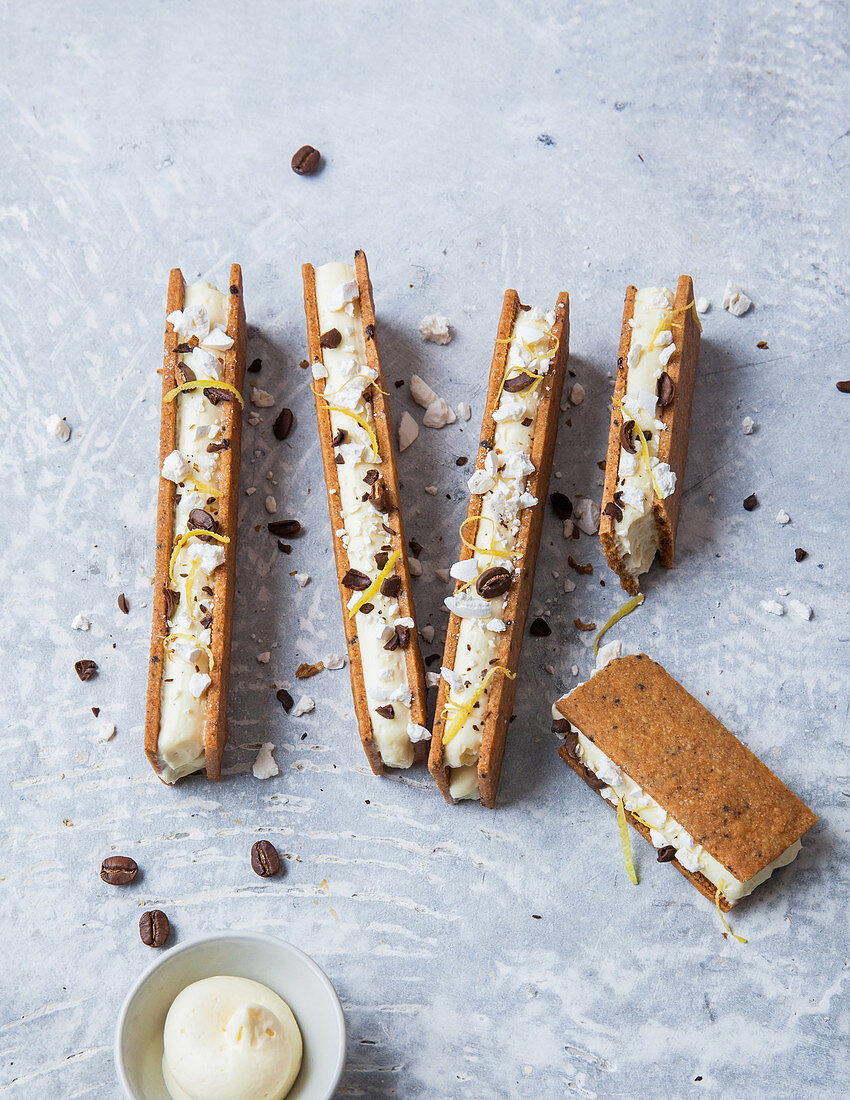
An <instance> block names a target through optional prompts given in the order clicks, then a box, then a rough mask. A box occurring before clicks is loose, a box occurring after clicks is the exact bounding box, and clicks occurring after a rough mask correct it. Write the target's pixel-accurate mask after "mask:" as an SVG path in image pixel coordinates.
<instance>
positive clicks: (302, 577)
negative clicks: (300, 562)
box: [295, 573, 310, 588]
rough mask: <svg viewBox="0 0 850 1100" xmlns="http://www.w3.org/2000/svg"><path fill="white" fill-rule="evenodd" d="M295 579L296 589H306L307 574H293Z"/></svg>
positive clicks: (307, 582) (308, 580)
mask: <svg viewBox="0 0 850 1100" xmlns="http://www.w3.org/2000/svg"><path fill="white" fill-rule="evenodd" d="M295 579H296V581H298V587H299V588H304V587H306V585H308V584H309V583H310V574H309V573H296V574H295Z"/></svg>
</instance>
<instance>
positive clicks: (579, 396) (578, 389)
mask: <svg viewBox="0 0 850 1100" xmlns="http://www.w3.org/2000/svg"><path fill="white" fill-rule="evenodd" d="M584 398H585V392H584V386H583V385H582V384H581V382H575V383H574V384H573V388H572V389H571V390H570V404H571V405H580V404H581V403H582V401H584Z"/></svg>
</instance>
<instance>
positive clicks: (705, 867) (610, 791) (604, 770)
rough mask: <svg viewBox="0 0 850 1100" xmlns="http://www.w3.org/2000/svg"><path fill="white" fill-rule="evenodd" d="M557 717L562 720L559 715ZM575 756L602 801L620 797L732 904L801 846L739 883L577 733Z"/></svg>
mask: <svg viewBox="0 0 850 1100" xmlns="http://www.w3.org/2000/svg"><path fill="white" fill-rule="evenodd" d="M558 717H559V718H560V717H561V715H560V712H559V713H558ZM575 755H576V757H577V759H578V760H579V761H580V762H581V763H582V764H584V766H585V767H586V768H587V769H588V770H589V771H591V772H593V774H594V775H595V776H596V777H597V779H599V780H601V781H602V782H603V783H607V784H608V786H607V787H603V788H602V790H601V791H600V792H599V793H600V794H601V795H602V796H603V798H606V799H607V800H608V801H609V802H610V803H611V805H612V806H615V807H616V805H617V803H618V801H619V800H620V799H621V798H622V800H623V804H624V806H625V808H626V809H627V810H628V811H629V812H630V813H633V814H634V815H635V816H636V817H637V818H638V820H639V821H640V822H641V823H642V824H643V825H645V826H646V827H647V828H648V829H649V831H650V832H649V837H650V840H651V842H652V844H653V846H654V847H655V848H665V847H667V845H672V846H673V847H674V848H675V849H676V859H677V860H678V861H679V863H681V865H682V866H683V867H684V868H685V869H686V870H688V871H698V872H700V873H701V874H703V875H704V876H705V877H706V878H707V879H708V881H709V882H710V883H712V885H714V886H715V887H718V888H719V890H720V892H721V894H722V895H723V896H724V897H725V898H726V900H727V901H728V902H729V903H730V904H731V905H734V904H735V903H736V902H738V901H740V900H741V898H745V897H747V895H748V894H751V893H752V892H753V890H755V888H756V887H757V886H760V885H761V883H763V882H764V881H765V880H766V879H769V878H770V876H771V875H772V874H773V872H774V871H775V870H776V869H777V868H778V867H785V866H786V865H787V864H789V863H791V862H792V860H794V859H795V858H796V856H797V853H798V852H799V851H800V848H801V847H802V845H801V843H800V841H799V840H795V841H794V843H793V844H792V845H791V846H790V847H789V848H786V849H785V851H784V852H783V853H782V854H781V855H779V856H777V857H776V859H775V860H774V861H773V862H772V863H769V864H768V865H767V867H764V868H763V869H762V870H761V871H759V873H758V874H757V875H754V876H753V878H751V879H749V881H747V882H740V881H739V880H738V879H736V878H735V876H734V875H733V874H732V872H731V871H729V870H728V868H726V867H724V866H723V864H722V863H720V862H718V860H716V859H715V858H714V857H713V856H712V855H711V854H710V853H709V852H707V851H706V850H705V848H704V847H703V846H702V845H701V844H699V843H698V842H697V841H696V840H694V838H693V837H692V836H691V835H690V833H689V832H688V831H687V830H686V829H685V828H684V827H683V826H682V825H680V824H679V822H678V821H676V820H675V819H674V818H673V817H671V816H670V814H668V813H667V811H666V810H665V809H664V808H663V807H662V806H659V804H658V803H657V802H656V801H655V799H654V798H652V797H650V795H648V794H647V793H646V791H644V790H643V788H641V787H639V786H638V784H637V783H635V781H634V780H633V779H632V778H631V777H630V776H628V775H626V773H625V772H624V771H623V770H622V768H618V767H617V765H616V764H615V763H614V761H613V760H611V758H610V757H609V756H606V755H605V753H604V752H602V750H601V749H599V748H598V747H597V746H596V745H595V744H594V743H593V742H592V741H590V740H589V739H588V738H587V737H585V736H584V734H583V733H579V734H578V742H577V744H576V748H575Z"/></svg>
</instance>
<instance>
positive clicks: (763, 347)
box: [756, 340, 770, 351]
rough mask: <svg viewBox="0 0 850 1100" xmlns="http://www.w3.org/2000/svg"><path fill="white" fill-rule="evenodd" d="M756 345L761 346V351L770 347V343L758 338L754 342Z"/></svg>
mask: <svg viewBox="0 0 850 1100" xmlns="http://www.w3.org/2000/svg"><path fill="white" fill-rule="evenodd" d="M756 347H757V348H761V350H762V351H767V349H768V348H769V347H770V344H768V342H767V340H759V342H758V343H757V344H756Z"/></svg>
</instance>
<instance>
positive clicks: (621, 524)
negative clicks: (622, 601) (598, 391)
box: [599, 275, 702, 596]
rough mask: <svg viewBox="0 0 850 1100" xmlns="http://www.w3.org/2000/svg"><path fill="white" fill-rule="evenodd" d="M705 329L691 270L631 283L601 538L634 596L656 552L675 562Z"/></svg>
mask: <svg viewBox="0 0 850 1100" xmlns="http://www.w3.org/2000/svg"><path fill="white" fill-rule="evenodd" d="M701 329H702V326H701V325H700V321H699V317H698V315H697V312H696V306H695V303H694V289H693V282H692V281H691V278H690V276H688V275H682V276H681V277H680V279H679V283H678V287H677V289H676V293H675V295H674V294H673V291H672V290H668V289H667V288H666V287H648V288H646V289H645V290H636V289H635V287H633V286H630V287H629V288H628V289H627V291H626V304H625V309H624V311H623V328H622V333H621V336H620V354H619V357H618V359H617V380H616V383H615V386H614V400H613V405H612V409H611V428H610V432H609V436H608V454H607V457H606V463H605V489H604V492H603V497H602V518H601V521H600V524H599V538H600V541H601V542H602V548H603V550H604V551H605V557H606V559H607V561H608V564H609V566H610V567H611V568H612V569H613V570H614V572H615V573H617V575H618V576H619V578H620V584H621V585H622V586H623V588H624V589H625V590H626V591H627V592H628V593H629V594H630V595H632V596H634V595H636V594H637V591H638V587H639V583H640V582H639V577H640V576H641V574H643V573H646V571H647V570H648V569H649V567H650V565H651V564H652V562H653V559H654V558H655V555H656V554H658V556H659V557H660V558H661V564H662V565H663V566H664V567H665V568H667V569H669V568H670V567H671V566H672V564H673V551H674V547H675V544H676V529H677V527H678V524H679V508H680V505H681V499H682V484H683V482H684V477H685V462H686V460H687V457H688V429H689V425H690V419H691V401H692V399H693V392H694V377H695V375H696V369H697V359H698V358H699V342H700V332H701Z"/></svg>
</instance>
